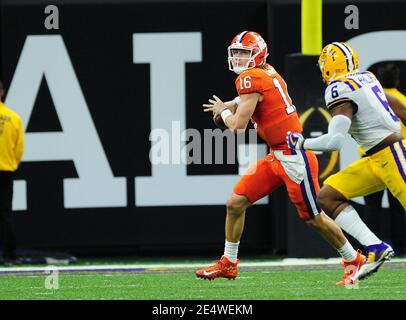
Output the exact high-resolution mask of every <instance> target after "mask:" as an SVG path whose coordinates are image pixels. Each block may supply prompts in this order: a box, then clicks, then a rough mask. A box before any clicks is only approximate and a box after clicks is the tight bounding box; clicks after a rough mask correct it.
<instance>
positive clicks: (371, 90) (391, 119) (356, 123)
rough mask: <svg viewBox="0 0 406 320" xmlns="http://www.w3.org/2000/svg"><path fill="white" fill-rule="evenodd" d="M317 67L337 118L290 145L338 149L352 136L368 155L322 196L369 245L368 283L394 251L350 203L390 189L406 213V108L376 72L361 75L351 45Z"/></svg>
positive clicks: (328, 184)
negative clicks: (404, 128)
mask: <svg viewBox="0 0 406 320" xmlns="http://www.w3.org/2000/svg"><path fill="white" fill-rule="evenodd" d="M318 63H319V67H320V71H321V74H322V77H323V80H324V81H325V82H326V84H327V88H326V91H325V100H326V105H327V108H328V110H329V112H330V114H331V115H332V120H331V122H330V124H329V127H328V133H327V134H324V135H322V136H320V137H317V138H312V139H305V138H304V137H303V136H302V135H301V134H299V133H289V134H288V135H287V142H288V144H289V146H290V148H292V149H305V150H307V149H310V150H320V151H332V150H339V149H341V147H342V146H343V143H344V138H345V135H346V134H347V133H349V134H351V135H352V137H353V138H354V139H355V141H356V142H357V143H358V144H359V145H360V146H361V148H362V149H363V151H364V152H365V154H366V156H365V157H363V158H362V159H359V160H357V161H355V162H353V163H352V164H350V165H349V166H347V167H346V168H344V169H343V170H341V171H339V172H338V173H336V174H334V175H332V176H330V177H329V178H328V179H326V180H325V181H324V186H323V187H322V189H321V190H320V193H319V195H318V198H317V202H318V204H319V206H320V207H321V209H322V210H323V211H324V212H325V213H327V214H328V215H329V216H330V217H331V218H332V219H334V220H335V222H336V223H337V224H338V225H339V226H340V227H341V228H342V229H343V230H345V231H346V232H347V233H349V234H350V235H352V236H353V237H354V238H356V239H357V240H358V241H359V242H360V243H361V244H362V245H364V249H365V254H366V255H367V257H368V261H367V263H366V264H364V265H363V267H361V269H360V272H359V274H358V279H363V278H365V277H366V276H368V275H370V274H372V273H373V272H376V271H377V270H378V268H379V267H380V266H381V265H382V264H383V263H384V262H385V261H386V260H389V259H390V258H391V257H392V256H393V255H394V252H393V249H392V248H391V246H390V245H388V244H386V243H384V242H382V241H381V240H380V239H379V238H378V237H377V236H376V235H375V234H374V233H373V232H372V231H371V230H370V229H369V228H368V227H367V226H366V225H365V224H364V222H363V221H362V220H361V219H360V217H359V215H358V213H357V212H356V210H355V209H354V208H353V207H352V206H351V205H350V204H349V203H348V200H350V199H352V198H355V197H360V196H365V195H368V194H371V193H374V192H377V191H380V190H382V189H384V188H388V189H389V190H390V192H391V193H392V194H393V195H394V196H395V197H396V198H397V199H398V200H399V202H400V203H401V204H402V206H403V207H404V208H405V209H406V140H402V137H401V135H400V122H399V118H400V120H401V121H402V122H403V123H406V107H405V106H404V105H403V103H402V102H400V101H399V100H398V99H397V98H396V97H394V96H391V95H385V93H384V91H383V89H382V86H381V85H380V83H379V81H378V80H377V79H376V78H375V76H374V75H373V74H372V73H370V72H360V71H359V69H358V65H359V63H358V56H357V53H356V52H355V50H354V49H353V48H352V47H351V46H350V45H349V44H347V43H345V42H333V43H331V44H329V45H327V46H325V47H324V48H323V50H322V53H321V54H320V57H319V61H318ZM388 100H389V102H388Z"/></svg>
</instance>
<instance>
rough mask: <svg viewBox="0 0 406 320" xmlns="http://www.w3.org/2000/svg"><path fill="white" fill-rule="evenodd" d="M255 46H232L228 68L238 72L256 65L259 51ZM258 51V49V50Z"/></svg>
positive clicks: (229, 52)
mask: <svg viewBox="0 0 406 320" xmlns="http://www.w3.org/2000/svg"><path fill="white" fill-rule="evenodd" d="M253 51H254V49H253V48H242V47H238V48H237V47H232V46H230V47H229V48H228V68H229V69H230V70H231V71H234V72H235V73H237V74H240V73H241V72H243V71H245V70H248V69H251V68H254V67H255V57H256V55H258V52H256V53H255V52H253ZM256 51H258V50H256Z"/></svg>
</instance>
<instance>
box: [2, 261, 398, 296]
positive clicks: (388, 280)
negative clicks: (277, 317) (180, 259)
mask: <svg viewBox="0 0 406 320" xmlns="http://www.w3.org/2000/svg"><path fill="white" fill-rule="evenodd" d="M341 272H342V271H341V270H340V269H335V270H309V269H307V270H280V271H272V270H270V271H267V270H264V271H258V270H249V269H247V270H241V271H240V273H239V277H238V278H237V280H235V281H233V280H226V279H216V280H214V281H208V280H202V279H198V278H196V276H195V275H194V272H193V270H191V271H188V272H134V273H87V274H85V273H83V274H78V273H59V289H46V288H45V279H46V277H47V275H46V274H40V275H18V276H16V275H1V276H0V288H1V291H0V299H2V300H4V299H69V300H70V299H137V300H165V299H175V300H177V299H182V300H183V299H191V300H206V299H208V300H211V299H213V300H217V299H221V300H223V299H225V300H240V299H243V300H274V299H277V300H285V299H300V300H302V299H317V300H326V299H327V300H329V299H402V300H405V299H406V269H403V268H398V269H396V268H382V269H381V270H380V271H379V272H378V273H377V274H376V275H374V276H372V277H370V278H368V279H366V280H363V281H361V282H359V285H358V289H347V288H345V287H338V286H336V285H335V282H336V281H337V280H339V279H340V278H341Z"/></svg>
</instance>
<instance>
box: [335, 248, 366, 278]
mask: <svg viewBox="0 0 406 320" xmlns="http://www.w3.org/2000/svg"><path fill="white" fill-rule="evenodd" d="M365 261H366V257H365V256H364V255H363V254H362V253H361V251H360V250H357V256H356V257H355V259H354V260H350V261H346V260H344V259H343V261H342V262H341V264H342V266H343V267H344V275H343V278H342V280H341V281H339V282H337V283H336V285H338V286H345V285H354V284H356V283H357V281H358V272H359V270H360V269H361V267H362V265H363V264H364V263H365Z"/></svg>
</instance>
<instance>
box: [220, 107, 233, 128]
mask: <svg viewBox="0 0 406 320" xmlns="http://www.w3.org/2000/svg"><path fill="white" fill-rule="evenodd" d="M232 115H233V113H232V112H231V111H230V109H227V108H225V109H224V110H223V111H221V113H220V116H221V118H222V119H223V121H224V124H225V123H226V119H227V118H228V117H229V116H232Z"/></svg>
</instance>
